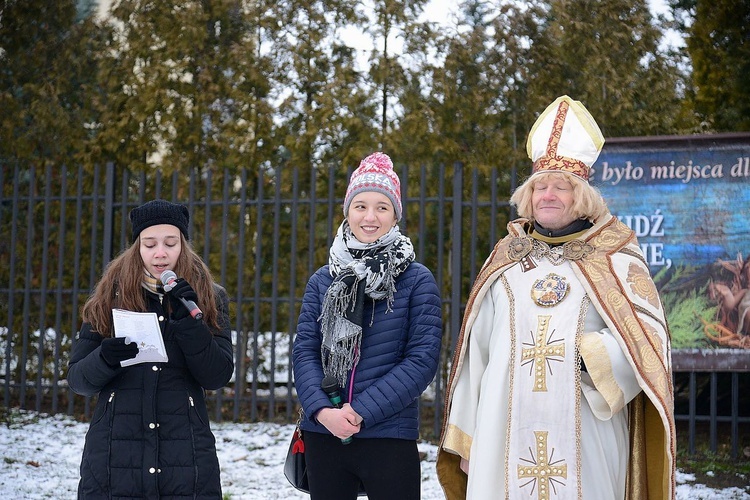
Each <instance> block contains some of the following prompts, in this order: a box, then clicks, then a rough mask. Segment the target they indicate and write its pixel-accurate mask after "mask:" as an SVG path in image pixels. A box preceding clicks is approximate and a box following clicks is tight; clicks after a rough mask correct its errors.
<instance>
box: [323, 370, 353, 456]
mask: <svg viewBox="0 0 750 500" xmlns="http://www.w3.org/2000/svg"><path fill="white" fill-rule="evenodd" d="M320 388H321V389H323V392H325V393H326V396H328V400H329V401H330V402H331V404H333V406H334V408H341V407H342V406H343V404H342V403H341V394H339V383H338V381H337V380H336V378H335V377H331V376H330V375H327V376H326V377H324V378H323V381H322V382H321V383H320ZM351 442H352V437H351V436H349V437H348V438H344V439H342V440H341V444H349V443H351Z"/></svg>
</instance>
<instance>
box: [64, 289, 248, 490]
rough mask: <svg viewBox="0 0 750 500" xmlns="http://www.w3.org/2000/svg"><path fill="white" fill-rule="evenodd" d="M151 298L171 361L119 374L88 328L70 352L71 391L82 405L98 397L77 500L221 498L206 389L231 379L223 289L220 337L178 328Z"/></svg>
mask: <svg viewBox="0 0 750 500" xmlns="http://www.w3.org/2000/svg"><path fill="white" fill-rule="evenodd" d="M144 293H145V294H146V296H147V303H148V309H149V311H150V312H154V313H156V315H157V318H158V320H159V324H160V326H161V331H162V336H163V339H164V346H165V348H166V351H167V356H168V358H169V361H168V362H166V363H140V364H136V365H131V366H127V367H124V368H123V367H115V368H112V367H111V366H109V365H108V364H107V363H106V362H105V361H104V359H103V358H102V357H101V355H100V351H101V348H100V344H101V341H102V337H101V335H99V334H98V333H97V332H95V331H92V329H91V325H90V324H88V323H84V325H83V326H82V328H81V331H80V332H79V334H78V337H77V340H76V342H75V343H74V345H73V351H72V355H71V359H70V363H69V369H68V385H69V386H70V388H71V389H72V390H73V391H74V392H75V393H77V394H80V395H83V396H92V395H94V394H96V393H99V397H98V400H97V404H96V408H95V410H94V413H93V416H92V418H91V425H90V427H89V430H88V432H87V434H86V441H85V445H84V450H83V458H82V461H81V470H80V472H81V480H80V483H79V485H78V497H79V498H82V499H84V498H97V499H98V498H113V499H124V498H170V499H183V498H202V499H207V498H211V499H216V498H221V483H220V479H219V461H218V458H217V456H216V448H215V439H214V436H213V434H212V432H211V429H210V427H209V419H208V412H207V410H206V403H205V398H204V390H206V389H209V390H215V389H220V388H222V387H223V386H224V385H226V384H227V382H229V380H230V378H231V376H232V373H233V371H234V360H233V350H232V341H231V336H230V329H229V312H228V311H229V300H228V297H227V294H226V292H225V291H224V289H223V288H221V287H217V297H218V311H219V325H220V329H219V330H218V331H211V330H210V329H209V327H208V326H207V325H206V324H205V323H204V322H203V321H196V320H194V319H193V318H192V317H190V316H188V317H186V318H184V319H181V320H173V319H171V318H170V317H169V315H168V310H165V308H164V307H163V304H162V301H161V300H160V297H159V296H158V295H157V294H154V293H151V292H146V291H144ZM165 302H166V300H165Z"/></svg>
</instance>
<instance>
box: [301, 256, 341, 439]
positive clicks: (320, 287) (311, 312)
mask: <svg viewBox="0 0 750 500" xmlns="http://www.w3.org/2000/svg"><path fill="white" fill-rule="evenodd" d="M331 281H332V278H331V277H330V274H328V266H324V267H322V268H320V269H318V271H316V272H315V274H313V275H312V276H311V277H310V280H309V281H308V282H307V287H306V288H305V295H304V297H303V299H302V307H301V309H300V314H299V320H298V321H297V333H296V335H295V337H294V346H293V349H292V368H293V371H294V385H295V388H296V389H297V398H298V399H299V401H300V404H301V405H302V408H303V409H304V411H305V415H306V416H307V417H308V418H309V419H310V420H312V421H313V422H315V420H314V416H315V414H316V413H317V412H318V411H320V410H321V409H323V408H327V407H331V406H332V405H331V403H330V401H329V400H328V397H327V396H326V394H325V393H324V392H323V390H322V389H321V388H320V382H321V381H322V380H323V363H322V361H321V357H320V345H321V341H322V335H321V332H320V328H319V327H320V323H319V322H318V317H319V316H320V310H321V304H322V302H323V297H324V296H325V291H326V289H327V288H328V286H329V285H330V284H331ZM320 427H321V430H322V431H325V428H324V427H323V426H322V425H321V426H320Z"/></svg>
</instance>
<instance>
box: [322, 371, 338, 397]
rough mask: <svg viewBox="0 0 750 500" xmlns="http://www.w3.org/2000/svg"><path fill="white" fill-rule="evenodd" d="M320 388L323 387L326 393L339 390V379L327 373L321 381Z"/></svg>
mask: <svg viewBox="0 0 750 500" xmlns="http://www.w3.org/2000/svg"><path fill="white" fill-rule="evenodd" d="M320 388H321V389H323V392H325V393H329V392H335V391H338V390H339V381H338V380H336V377H331V376H330V375H327V376H325V377H324V378H323V381H322V382H321V383H320Z"/></svg>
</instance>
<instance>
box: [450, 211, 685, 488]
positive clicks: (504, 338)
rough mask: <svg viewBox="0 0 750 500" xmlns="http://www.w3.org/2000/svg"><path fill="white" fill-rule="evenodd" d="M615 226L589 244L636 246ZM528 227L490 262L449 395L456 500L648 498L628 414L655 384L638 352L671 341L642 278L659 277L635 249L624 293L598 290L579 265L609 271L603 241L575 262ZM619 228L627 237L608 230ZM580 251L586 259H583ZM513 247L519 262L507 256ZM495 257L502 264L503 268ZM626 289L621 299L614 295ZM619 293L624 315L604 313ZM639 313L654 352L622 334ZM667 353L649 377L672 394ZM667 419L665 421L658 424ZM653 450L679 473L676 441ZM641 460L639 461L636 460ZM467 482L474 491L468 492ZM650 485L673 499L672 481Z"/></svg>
mask: <svg viewBox="0 0 750 500" xmlns="http://www.w3.org/2000/svg"><path fill="white" fill-rule="evenodd" d="M610 217H611V216H610ZM606 222H607V223H608V224H599V225H597V226H595V227H594V228H592V230H590V231H589V232H587V236H589V238H590V239H589V241H592V239H593V237H594V236H596V235H598V236H599V237H600V239H601V240H602V241H605V242H607V243H609V242H612V241H616V239H615V238H614V237H615V236H621V235H624V241H626V242H628V241H630V240H629V239H628V235H629V234H630V232H629V230H627V228H623V226H622V225H621V224H620V223H618V222H617V221H616V220H613V219H612V218H607V221H606ZM519 227H520V226H518V225H514V226H512V227H511V229H514V230H515V232H513V231H511V237H513V236H517V238H516V240H512V241H511V242H510V243H508V242H505V244H504V245H501V244H502V243H503V242H501V244H498V247H496V252H495V253H493V255H492V256H490V258H489V259H488V262H487V263H485V267H484V268H483V274H482V273H480V276H479V277H478V278H477V283H476V284H475V288H474V290H472V297H471V299H470V301H469V303H468V304H467V311H466V316H465V318H464V328H462V332H461V336H460V339H459V344H458V346H457V353H456V357H455V358H454V367H453V372H452V373H451V379H450V380H449V386H448V388H447V403H446V414H445V416H444V424H443V434H442V437H441V444H440V450H439V457H438V473H439V475H440V476H441V477H440V479H441V484H442V485H443V487H444V489H445V490H446V496H447V497H448V498H449V499H453V498H468V499H479V500H482V499H503V498H505V499H516V498H519V499H534V500H536V499H538V500H545V499H581V498H582V499H586V500H589V499H592V500H599V499H618V500H619V499H625V498H639V496H641V495H643V494H644V493H643V491H644V490H640V491H636V489H637V488H636V487H635V486H634V484H635V483H632V482H629V481H632V478H631V479H629V478H628V474H629V473H631V472H630V471H632V470H634V469H633V468H634V467H636V468H637V467H638V466H634V465H633V463H634V462H638V461H639V460H641V458H642V456H643V455H644V452H642V450H641V448H640V445H638V447H637V449H636V452H633V451H632V450H633V443H634V442H635V443H637V442H639V441H642V438H638V439H636V440H635V441H632V440H633V439H634V438H633V437H632V436H631V433H632V432H633V431H632V430H631V425H630V422H629V412H628V407H629V405H630V403H631V402H633V401H634V398H636V397H637V396H639V395H640V394H642V393H643V392H644V387H645V388H646V390H649V389H650V387H649V385H648V382H644V378H645V379H646V380H647V381H648V378H647V377H649V376H650V375H649V374H648V373H644V371H643V370H640V368H639V367H640V365H641V364H642V363H643V361H642V360H639V359H634V356H633V353H632V352H631V351H635V352H638V353H640V354H642V355H644V356H645V355H648V353H649V350H650V349H651V348H652V347H656V348H657V349H661V348H663V347H665V346H666V345H668V339H667V337H666V336H665V335H664V332H665V331H666V326H665V323H663V320H661V323H659V321H660V320H659V317H660V315H659V314H656V313H652V312H651V311H649V310H647V307H651V308H652V309H654V310H657V311H661V305H660V304H659V303H658V297H657V298H656V301H654V300H653V295H654V293H653V292H652V291H651V290H649V289H648V287H646V286H644V285H643V281H644V280H643V279H641V277H642V276H646V277H647V276H648V274H647V273H648V269H647V267H646V266H645V263H642V264H641V263H639V262H638V261H637V260H636V261H635V262H636V264H633V262H632V261H633V260H634V259H633V257H635V258H637V254H636V252H637V245H636V246H634V247H633V250H632V252H631V251H630V249H629V248H628V252H627V253H625V254H624V255H625V257H626V259H623V263H622V265H623V269H624V273H625V276H626V278H625V279H622V280H621V281H620V282H617V285H618V286H617V288H615V287H613V286H611V284H608V283H606V282H604V281H605V280H600V281H601V283H595V284H594V285H592V281H595V280H591V279H583V280H582V273H581V272H580V268H581V267H583V269H584V270H586V267H585V265H588V264H584V265H583V266H581V265H580V264H581V262H580V261H585V259H586V258H589V259H591V262H592V264H591V266H592V267H591V269H593V270H594V271H596V270H597V269H606V263H605V265H604V266H602V265H599V267H598V268H597V267H596V266H597V265H598V264H597V263H595V262H599V261H601V260H602V259H601V258H600V257H598V256H596V255H594V256H592V255H591V253H592V252H593V248H594V246H593V245H589V246H588V247H585V244H584V243H582V242H575V243H574V246H575V247H574V250H575V251H573V252H571V253H572V254H574V258H573V259H569V258H565V257H563V255H562V254H563V252H562V249H560V248H559V247H557V249H554V248H553V249H550V247H549V246H548V245H547V244H546V243H544V242H541V241H538V240H533V241H532V242H531V243H530V242H529V241H528V240H531V238H525V239H524V238H523V237H524V236H525V233H523V232H522V231H521V230H519ZM610 227H611V229H612V230H613V231H616V233H613V234H608V233H607V232H606V231H605V230H606V229H608V228H610ZM596 231H599V232H598V233H597V232H596ZM520 240H523V241H521V242H520V243H519V241H520ZM514 244H518V248H522V250H521V251H520V253H518V252H517V253H518V255H517V256H514V255H513V254H514V251H516V249H514ZM529 246H530V247H529ZM581 248H583V249H584V251H583V252H579V251H578V250H580V249H581ZM498 249H499V250H498ZM508 249H509V250H508ZM506 250H507V252H508V255H511V258H505V256H504V255H502V256H498V254H499V251H506ZM566 252H567V250H566ZM594 257H597V261H594V259H593V258H594ZM493 260H494V261H496V262H498V264H497V265H496V267H494V268H493ZM583 276H587V275H586V274H584V275H583ZM602 276H604V274H603V273H602ZM615 277H616V278H618V279H619V277H617V276H615ZM628 283H630V285H628ZM623 284H624V285H625V286H622V285H623ZM651 286H652V287H653V284H652V283H651ZM615 291H616V292H618V293H620V295H619V296H618V295H616V294H615V293H611V292H615ZM622 291H624V292H626V293H628V294H631V295H634V296H635V299H636V300H639V301H640V300H641V299H640V297H639V295H642V296H643V297H644V298H645V299H646V301H645V302H644V301H642V302H643V304H644V305H643V306H640V305H639V306H637V308H636V307H632V304H633V303H632V302H630V301H629V299H628V298H625V299H621V298H620V296H621V295H622ZM633 292H635V293H633ZM608 293H609V298H610V299H611V300H613V301H615V304H616V307H619V308H620V309H621V310H623V311H625V312H619V311H615V309H616V307H611V308H610V309H607V308H606V307H602V304H603V298H606V297H607V294H608ZM648 301H650V305H649V302H648ZM629 310H636V311H640V312H643V313H644V314H645V313H648V315H647V317H646V319H645V320H643V321H641V324H642V325H643V326H641V327H640V328H642V329H643V330H645V331H646V332H647V333H648V334H649V335H654V337H655V338H656V339H657V341H656V342H653V341H648V338H649V337H648V335H645V336H644V335H643V334H641V335H640V337H637V341H639V342H641V343H643V342H645V341H648V343H646V344H645V345H646V346H647V347H646V348H643V347H641V348H640V349H637V348H635V349H634V348H631V346H630V344H628V342H627V341H623V337H624V335H623V334H622V330H624V329H625V328H630V329H631V330H635V328H634V327H632V326H631V325H637V324H638V323H633V321H632V319H630V318H631V316H629V314H630V313H629V312H628V311H629ZM601 311H608V312H609V315H608V316H605V315H604V314H602V312H601ZM621 317H622V318H624V319H621ZM613 318H614V319H613ZM652 324H653V325H655V326H654V327H652V326H651V325H652ZM620 325H626V326H625V328H623V327H622V326H620ZM615 327H619V330H616V329H615ZM659 329H661V330H662V331H661V337H658V334H659ZM637 346H638V344H637V343H634V344H632V347H637ZM659 355H663V356H664V361H663V365H659V364H658V363H657V364H654V361H655V360H656V359H657V358H653V357H648V358H647V361H649V363H648V365H649V369H650V370H652V371H653V372H655V373H657V374H658V376H657V377H656V380H658V381H659V383H662V384H666V385H665V386H663V387H660V386H658V385H657V388H659V387H660V388H659V390H661V391H662V392H663V393H665V394H666V395H667V396H668V395H669V394H670V392H671V384H669V381H668V380H663V379H664V378H665V376H666V374H667V373H668V364H669V356H668V352H667V354H664V353H663V351H662V352H660V353H659ZM581 359H582V360H583V362H584V364H583V366H584V368H583V369H582V364H581ZM651 365H653V366H651ZM644 375H645V376H644ZM655 399H656V400H657V402H658V403H659V406H658V407H661V408H662V409H663V412H664V416H663V417H662V421H663V422H667V423H668V422H670V417H671V413H670V412H671V406H669V403H670V401H660V400H659V399H658V398H655ZM664 399H667V398H666V397H665V398H664ZM636 415H638V413H637V412H636ZM652 416H655V415H652ZM639 418H640V417H639ZM659 420H660V419H659V418H658V417H657V419H656V422H657V424H656V425H659V424H658V422H659ZM672 422H673V420H672ZM650 425H653V424H650ZM672 425H673V424H672ZM636 427H639V428H641V427H643V426H642V425H638V426H636ZM662 429H663V431H662V432H664V433H666V435H667V436H672V438H673V432H674V429H673V428H670V427H669V426H667V425H664V427H662ZM657 435H658V434H657ZM653 444H655V445H657V451H656V452H658V453H659V454H662V461H661V462H654V463H658V464H660V466H661V464H664V465H663V467H664V470H665V472H666V474H665V477H667V479H669V473H668V472H669V470H673V469H671V468H673V467H674V463H673V450H674V443H673V439H667V440H664V441H662V442H659V443H653ZM665 444H666V446H667V448H664V445H665ZM656 452H652V453H656ZM632 453H635V456H633V457H631V454H632ZM646 454H648V452H647V453H646ZM451 455H453V456H457V457H460V458H463V459H465V460H468V463H469V473H468V477H467V476H466V475H463V473H462V472H460V471H457V465H458V460H456V459H453V460H450V461H446V457H448V456H451ZM663 457H667V458H668V459H671V461H665V460H664V458H663ZM454 467H455V468H454ZM638 470H641V469H638ZM462 475H463V479H461V476H462ZM644 475H645V474H644ZM459 481H464V483H463V484H462V485H461V486H457V484H458V482H459ZM643 488H646V487H645V486H644V487H643ZM649 488H651V489H650V490H648V491H655V492H658V494H654V493H651V495H653V496H654V497H655V498H669V497H670V496H672V495H673V485H672V484H671V483H667V484H663V485H662V484H657V485H653V486H650V487H649ZM456 492H458V493H456ZM464 492H465V493H464ZM642 498H646V497H645V496H644V497H642Z"/></svg>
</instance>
